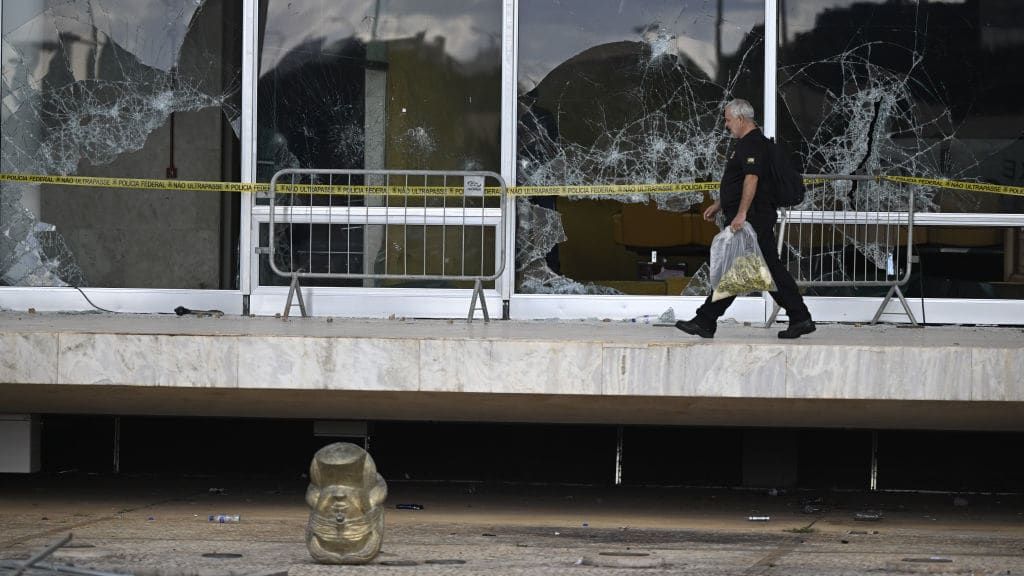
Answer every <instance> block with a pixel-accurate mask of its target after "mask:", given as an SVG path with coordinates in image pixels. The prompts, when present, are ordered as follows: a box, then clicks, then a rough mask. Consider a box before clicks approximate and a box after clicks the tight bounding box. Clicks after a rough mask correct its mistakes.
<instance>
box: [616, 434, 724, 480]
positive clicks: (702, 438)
mask: <svg viewBox="0 0 1024 576" xmlns="http://www.w3.org/2000/svg"><path fill="white" fill-rule="evenodd" d="M742 456H743V430H742V429H739V428H679V427H668V426H658V427H639V426H638V427H626V428H624V429H623V431H622V483H623V484H626V485H661V486H666V485H668V486H673V485H674V486H737V485H739V484H741V483H742V481H743V459H742Z"/></svg>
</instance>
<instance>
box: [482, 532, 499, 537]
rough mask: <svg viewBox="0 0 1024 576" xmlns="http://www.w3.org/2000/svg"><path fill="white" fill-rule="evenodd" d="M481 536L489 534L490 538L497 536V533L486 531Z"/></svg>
mask: <svg viewBox="0 0 1024 576" xmlns="http://www.w3.org/2000/svg"><path fill="white" fill-rule="evenodd" d="M481 536H487V537H488V538H497V537H498V535H497V534H491V533H490V532H484V533H483V534H481Z"/></svg>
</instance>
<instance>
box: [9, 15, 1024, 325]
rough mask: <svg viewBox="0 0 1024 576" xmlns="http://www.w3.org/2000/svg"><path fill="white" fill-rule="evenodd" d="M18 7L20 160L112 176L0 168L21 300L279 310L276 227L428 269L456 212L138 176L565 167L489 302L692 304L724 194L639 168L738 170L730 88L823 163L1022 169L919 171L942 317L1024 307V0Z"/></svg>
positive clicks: (524, 219) (12, 53) (437, 301)
mask: <svg viewBox="0 0 1024 576" xmlns="http://www.w3.org/2000/svg"><path fill="white" fill-rule="evenodd" d="M2 31H3V34H2V39H3V59H2V63H0V68H2V69H0V75H2V78H3V86H2V90H3V93H2V99H3V109H2V114H3V116H2V135H3V138H2V149H0V153H2V169H0V171H2V172H3V173H4V174H5V175H10V174H16V175H32V176H81V177H104V178H115V179H118V180H116V182H115V184H114V185H113V186H105V187H96V186H68V185H66V184H60V183H56V182H51V181H46V180H45V179H42V180H41V181H37V182H23V181H16V180H13V179H10V178H7V179H5V180H4V181H2V183H0V200H2V204H0V230H2V232H3V234H2V235H0V307H2V308H8V309H15V310H25V309H29V308H35V309H37V310H88V309H92V307H93V306H96V307H100V308H103V309H107V310H114V311H122V312H168V311H170V310H172V309H174V308H175V307H176V306H185V307H188V308H198V309H211V308H216V309H219V310H223V311H225V312H228V313H253V314H274V313H277V312H280V311H281V310H282V308H283V306H284V302H285V298H286V295H287V292H288V289H287V284H288V280H287V278H283V277H280V276H277V275H275V274H274V273H273V272H272V271H271V268H270V265H269V262H268V256H267V255H266V254H263V253H260V251H259V250H258V249H259V248H260V247H266V246H268V245H269V244H271V243H274V244H275V246H278V247H280V248H282V250H281V253H289V252H290V253H291V255H290V256H289V257H290V258H293V259H296V258H297V259H299V260H301V261H302V262H301V265H302V266H303V267H305V269H307V270H309V271H323V270H330V269H334V270H337V269H338V267H345V268H346V269H351V268H352V267H354V268H356V269H361V270H364V271H373V270H375V269H376V268H375V267H376V266H378V264H379V263H380V262H381V260H382V259H383V258H385V255H386V254H389V253H393V252H398V251H402V250H407V251H408V250H413V249H414V248H415V249H416V250H418V251H419V252H420V253H422V254H424V263H423V267H424V269H425V268H427V267H428V266H429V263H428V260H430V261H431V262H432V261H434V260H438V261H441V260H444V259H445V258H446V257H445V256H444V255H442V254H440V253H438V251H439V248H438V247H439V246H441V245H443V244H444V243H445V242H446V241H447V240H446V234H447V231H441V232H438V231H437V230H434V229H432V227H431V226H429V225H427V224H424V225H423V227H422V230H421V232H420V234H419V236H417V237H414V238H412V237H406V238H403V242H402V243H398V242H386V241H385V239H386V238H387V232H386V230H385V229H386V226H382V225H379V224H374V223H372V222H370V221H366V222H361V223H360V222H356V223H353V222H346V223H344V224H335V223H331V222H330V221H327V222H323V221H320V220H317V219H315V218H312V217H311V218H310V219H309V221H308V222H306V223H305V224H307V225H305V226H301V227H296V228H295V230H294V231H293V233H300V234H303V235H304V236H302V237H301V238H297V237H295V236H294V235H288V236H287V237H286V236H282V235H275V237H273V238H271V237H270V233H269V226H268V222H269V208H268V206H267V203H266V200H265V199H262V198H260V197H259V196H258V195H256V194H251V193H240V192H210V191H187V190H150V189H142V188H139V187H133V186H132V183H131V182H130V181H127V180H125V179H172V180H188V181H204V182H245V183H252V182H268V181H269V180H270V179H271V177H272V175H273V174H274V173H275V172H277V171H278V170H281V169H284V168H332V169H367V170H449V171H463V170H487V171H493V172H497V173H500V174H501V176H502V177H503V178H504V179H505V180H506V181H507V182H508V183H509V184H510V185H515V186H520V187H525V186H542V187H543V186H552V187H554V188H551V189H550V191H551V193H550V194H549V193H543V189H542V190H541V193H536V194H531V195H517V196H515V197H514V201H512V202H510V203H509V204H508V205H507V206H505V208H504V210H505V216H506V217H507V218H508V220H509V222H514V225H512V226H509V229H508V231H507V233H506V235H505V238H504V239H505V241H506V243H507V246H508V248H509V249H508V250H506V251H505V258H506V261H505V268H504V269H505V272H504V274H503V275H502V276H501V277H499V278H498V279H497V280H496V281H495V282H493V283H490V284H488V285H487V286H486V294H487V299H488V302H489V305H490V308H491V310H500V309H501V307H502V305H503V304H505V305H507V308H506V311H507V314H508V315H509V317H511V318H524V319H525V318H581V317H583V318H586V317H598V318H630V317H639V316H644V315H652V314H658V313H660V312H662V311H664V310H666V309H667V308H669V307H673V308H674V310H675V311H676V314H677V316H686V315H687V314H689V313H692V311H693V310H694V309H695V308H696V307H697V306H698V305H699V304H700V302H701V301H702V299H703V296H702V294H704V293H705V290H706V283H702V282H701V280H700V279H701V277H702V276H701V274H702V272H701V271H702V269H703V268H704V266H705V265H706V262H707V259H708V256H707V254H708V252H707V249H708V245H709V244H710V238H711V236H713V235H714V233H715V228H714V227H713V226H711V225H709V224H706V223H703V222H702V221H701V219H700V217H699V215H700V211H701V207H702V205H706V203H707V202H708V201H709V195H708V194H707V193H705V192H700V191H687V190H685V189H681V190H680V191H678V192H668V193H643V192H640V193H629V192H628V190H626V191H625V192H624V191H623V190H624V189H623V188H622V186H623V185H627V186H628V185H641V184H656V183H692V182H701V181H707V180H714V179H715V178H717V177H718V176H719V175H720V173H721V171H722V168H723V166H724V159H725V154H726V152H727V150H728V145H729V138H728V134H727V133H726V132H725V130H724V126H723V125H722V122H721V113H722V107H723V105H724V103H725V102H727V101H728V100H729V99H731V98H734V97H742V98H746V99H748V100H750V101H751V102H753V103H754V104H755V108H757V114H758V118H757V119H758V122H759V124H760V125H762V127H763V129H764V132H765V133H766V134H767V135H769V136H775V137H777V139H778V140H780V141H782V142H784V143H786V144H787V145H788V147H789V148H790V149H791V150H793V151H794V153H795V154H796V155H797V156H799V158H800V160H801V163H802V165H803V168H804V171H805V172H807V173H815V174H839V175H849V174H891V175H900V176H912V177H917V178H925V179H929V180H940V179H952V180H956V181H961V182H978V183H987V184H999V185H1002V186H1004V187H1005V188H1004V190H1003V191H1002V192H999V193H993V192H971V191H965V190H957V189H952V188H943V187H934V186H920V187H918V189H917V190H916V193H917V197H916V198H917V200H916V202H915V205H914V211H915V219H916V227H915V236H914V240H913V246H914V254H915V259H914V260H913V262H912V263H910V264H909V266H910V268H911V269H910V270H909V276H908V278H909V280H908V282H907V283H906V285H905V286H904V292H905V293H906V294H907V296H908V299H909V301H910V303H911V306H912V308H913V309H914V311H915V314H917V316H918V319H919V320H921V319H923V320H925V321H926V322H929V323H972V324H1024V255H1022V254H1024V196H1022V194H1021V190H1020V188H1019V187H1020V186H1021V185H1022V183H1024V140H1022V138H1024V113H1022V112H1024V110H1022V108H1024V103H1022V101H1021V99H1020V98H1019V97H1018V93H1019V90H1018V89H1019V88H1020V85H1021V80H1020V79H1019V78H1018V76H1017V75H1015V74H1013V73H1012V70H1013V69H1014V65H1015V64H1016V62H1018V61H1019V58H1018V56H1020V55H1021V52H1022V51H1024V8H1022V7H1020V6H1018V5H1017V3H1015V2H1012V1H1011V0H961V1H953V0H950V1H946V2H941V1H928V2H926V1H917V2H912V1H907V0H896V1H893V0H886V1H882V0H877V1H875V0H852V1H846V0H815V1H801V2H795V1H792V0H790V1H788V2H787V1H785V0H719V1H718V2H717V3H696V4H691V3H680V2H675V1H666V0H642V1H635V2H597V3H595V2H589V1H583V0H574V1H565V0H562V1H559V2H553V1H551V0H519V1H516V0H465V1H458V2H452V1H443V2H442V1H431V2H423V1H409V0H388V1H385V0H345V1H342V2H338V1H334V0H331V1H328V0H306V1H302V2H286V1H284V0H241V1H238V2H228V1H218V0H197V1H196V2H182V1H178V0H145V1H142V2H139V1H136V0H132V1H129V0H105V1H103V2H98V1H96V0H76V1H70V2H60V3H55V2H49V1H44V0H20V1H18V2H14V1H10V0H8V1H5V2H3V4H2ZM90 182H92V181H90ZM565 185H592V186H598V188H595V192H594V193H593V194H589V195H582V196H581V195H573V196H569V195H566V194H563V193H561V192H559V190H558V188H557V187H559V186H565ZM877 193H882V192H877ZM712 194H713V193H712ZM428 202H429V201H428ZM424 206H431V205H430V204H429V203H428V204H424ZM435 207H437V208H439V209H440V210H441V211H442V212H443V211H446V210H447V208H446V206H445V205H443V204H441V205H437V206H435ZM313 208H315V210H314V209H311V211H310V213H313V212H316V210H320V211H321V212H323V213H327V214H331V213H333V211H334V210H335V207H334V206H333V205H331V204H324V205H315V206H313ZM486 234H490V235H491V238H492V239H491V240H490V241H489V243H488V242H483V243H482V244H481V245H484V246H494V245H496V244H497V242H496V241H495V240H494V239H493V237H494V235H496V234H499V232H498V231H496V230H490V231H489V232H485V233H484V235H485V236H486ZM298 245H301V246H305V247H306V248H305V252H302V253H300V254H299V255H298V256H296V255H295V250H293V249H292V248H294V247H295V246H298ZM847 248H848V247H847V246H844V244H843V242H842V241H841V240H840V241H838V242H835V243H834V244H833V245H832V249H834V250H835V251H837V252H842V251H844V250H846V249H847ZM290 249H292V250H290ZM652 252H653V253H657V256H652ZM855 256H857V255H855ZM462 257H463V258H468V256H466V255H465V254H463V255H462ZM857 257H858V258H860V259H861V260H863V261H866V262H868V264H869V265H870V264H871V263H874V264H875V265H876V266H884V263H879V262H878V261H875V260H872V258H873V257H874V256H873V255H872V254H869V253H868V251H864V253H863V254H861V255H859V256H857ZM652 260H653V261H654V262H655V263H656V264H657V265H658V266H657V267H656V268H655V269H652V268H651V266H650V265H649V264H650V263H651V261H652ZM385 261H386V260H385ZM883 261H884V255H883ZM441 266H442V267H444V266H447V263H446V262H445V263H442V264H441ZM851 274H852V273H851ZM811 279H814V278H811ZM75 288H78V289H77V290H76V289H75ZM306 290H307V291H311V293H312V294H314V295H315V298H314V299H313V300H314V303H313V305H312V308H313V313H314V314H316V315H331V316H376V317H387V316H391V315H399V316H414V317H458V316H463V315H464V314H465V310H466V305H467V303H468V301H469V293H470V290H469V288H468V287H467V286H465V285H463V284H460V283H453V282H436V281H429V282H428V281H416V280H410V281H406V282H391V283H384V282H377V281H366V280H348V281H327V282H320V283H318V284H317V285H315V286H308V287H307V288H306ZM883 295H884V290H882V291H881V292H879V291H878V289H874V288H864V287H861V288H844V289H811V290H809V291H808V302H809V305H810V307H811V309H812V311H813V313H814V314H815V316H816V318H818V319H820V320H823V321H862V320H866V319H870V318H871V316H872V315H873V313H874V311H875V309H876V308H877V307H878V302H879V300H880V298H881V297H882V296H883ZM730 314H731V315H732V317H734V318H736V319H738V320H741V321H761V320H764V319H765V318H766V317H767V316H768V315H770V314H771V303H770V300H768V299H764V298H757V297H748V298H741V299H740V300H739V301H738V303H737V305H735V306H733V307H732V308H731V309H730Z"/></svg>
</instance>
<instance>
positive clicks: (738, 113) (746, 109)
mask: <svg viewBox="0 0 1024 576" xmlns="http://www.w3.org/2000/svg"><path fill="white" fill-rule="evenodd" d="M725 113H726V114H728V115H729V116H732V117H733V118H745V119H747V120H750V121H753V120H754V107H753V106H751V104H750V102H747V101H746V100H743V99H741V98H736V99H735V100H733V101H731V102H729V103H728V104H726V105H725Z"/></svg>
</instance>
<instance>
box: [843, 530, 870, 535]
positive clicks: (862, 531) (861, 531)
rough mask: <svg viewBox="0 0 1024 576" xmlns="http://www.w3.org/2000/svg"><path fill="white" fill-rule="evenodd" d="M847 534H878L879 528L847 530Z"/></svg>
mask: <svg viewBox="0 0 1024 576" xmlns="http://www.w3.org/2000/svg"><path fill="white" fill-rule="evenodd" d="M847 534H852V535H857V534H859V535H861V536H867V535H868V534H878V530H872V531H870V532H868V531H867V530H850V531H849V532H847Z"/></svg>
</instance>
